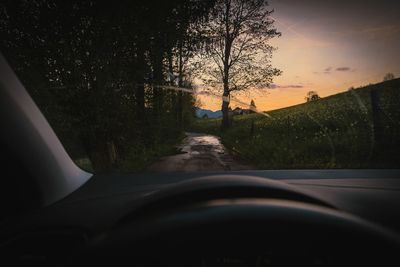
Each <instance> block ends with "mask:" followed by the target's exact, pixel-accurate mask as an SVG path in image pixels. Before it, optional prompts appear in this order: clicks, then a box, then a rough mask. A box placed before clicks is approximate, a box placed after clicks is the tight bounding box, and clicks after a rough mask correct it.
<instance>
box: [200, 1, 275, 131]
mask: <svg viewBox="0 0 400 267" xmlns="http://www.w3.org/2000/svg"><path fill="white" fill-rule="evenodd" d="M271 13H272V11H271V10H269V9H268V3H267V1H266V0H217V1H216V4H215V6H214V8H213V9H212V11H211V13H210V17H209V21H208V23H206V25H204V27H203V29H202V30H203V32H204V35H205V38H206V45H205V53H203V54H202V55H201V56H202V59H203V60H204V62H205V64H204V66H205V68H204V73H203V74H202V78H203V81H204V82H205V83H206V84H208V85H209V86H211V87H212V88H213V89H214V90H218V88H222V92H221V94H222V96H223V101H222V113H223V118H222V125H221V126H222V129H226V128H228V127H229V125H230V123H229V112H228V108H229V102H230V95H231V93H233V92H238V91H243V90H248V89H251V88H253V87H256V86H260V85H261V84H263V85H264V86H266V85H268V84H270V83H271V82H272V78H273V77H274V76H276V75H279V74H280V73H281V72H280V71H279V70H278V69H276V68H273V67H272V66H271V63H270V58H271V55H272V52H273V50H274V49H273V47H271V46H270V45H269V44H268V41H269V40H270V39H271V38H273V37H276V36H280V33H278V32H277V30H276V29H275V28H274V27H273V23H274V21H273V20H272V19H271V17H270V14H271Z"/></svg>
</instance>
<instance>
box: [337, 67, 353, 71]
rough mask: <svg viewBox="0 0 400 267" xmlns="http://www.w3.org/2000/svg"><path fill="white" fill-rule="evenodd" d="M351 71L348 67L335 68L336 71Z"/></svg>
mask: <svg viewBox="0 0 400 267" xmlns="http://www.w3.org/2000/svg"><path fill="white" fill-rule="evenodd" d="M350 70H351V69H350V68H349V67H339V68H336V71H350Z"/></svg>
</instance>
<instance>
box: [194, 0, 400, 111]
mask: <svg viewBox="0 0 400 267" xmlns="http://www.w3.org/2000/svg"><path fill="white" fill-rule="evenodd" d="M269 4H270V7H271V8H273V9H274V10H275V12H274V14H273V15H272V16H273V18H274V19H275V26H276V28H277V29H278V30H279V31H280V32H281V33H282V36H281V37H280V38H277V39H274V40H272V41H271V44H272V45H273V46H275V47H277V48H278V50H277V51H276V52H275V53H274V55H273V59H272V63H273V66H274V67H277V68H279V69H280V70H282V71H283V74H282V76H280V77H277V78H275V80H274V84H273V86H272V88H271V89H268V90H267V92H266V93H260V92H259V91H250V92H249V93H248V94H247V95H242V96H239V98H240V99H241V100H242V101H243V102H245V103H250V100H251V99H254V100H255V103H256V105H257V108H258V109H259V110H261V111H268V110H273V109H277V108H281V107H286V106H291V105H294V104H298V103H302V102H304V97H305V95H306V93H307V92H308V91H310V90H315V91H317V92H318V94H319V95H320V96H321V97H325V96H328V95H332V94H335V93H338V92H342V91H346V90H347V89H348V88H349V87H351V86H354V87H357V86H361V85H367V84H369V83H376V82H379V81H382V79H383V76H384V75H385V74H386V73H388V72H392V73H393V74H394V75H395V76H396V77H400V51H399V50H400V15H399V10H400V1H396V0H380V1H377V0H374V1H372V0H363V1H361V0H356V1H351V0H348V1H345V0H326V1H321V0H301V1H300V0H270V1H269ZM200 100H201V102H202V104H203V106H202V108H207V109H211V110H219V109H220V107H221V99H220V98H216V97H214V98H212V97H205V96H200ZM236 106H240V105H239V104H237V103H234V102H233V103H231V107H232V108H235V107H236Z"/></svg>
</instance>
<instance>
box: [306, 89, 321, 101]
mask: <svg viewBox="0 0 400 267" xmlns="http://www.w3.org/2000/svg"><path fill="white" fill-rule="evenodd" d="M320 98H321V97H320V96H319V95H318V93H317V92H316V91H309V92H308V93H307V95H306V97H305V99H306V101H307V102H311V101H316V100H318V99H320Z"/></svg>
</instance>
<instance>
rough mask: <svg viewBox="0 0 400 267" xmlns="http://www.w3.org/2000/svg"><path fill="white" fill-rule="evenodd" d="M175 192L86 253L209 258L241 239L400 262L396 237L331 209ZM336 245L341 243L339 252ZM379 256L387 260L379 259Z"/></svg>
mask: <svg viewBox="0 0 400 267" xmlns="http://www.w3.org/2000/svg"><path fill="white" fill-rule="evenodd" d="M203 181H204V180H203ZM202 184H203V182H202ZM237 186H239V185H237ZM239 187H240V186H239ZM205 188H206V189H207V188H208V187H207V186H205V187H201V190H200V191H199V192H203V193H204V191H202V190H204V189H205ZM213 188H215V187H213ZM222 188H223V187H222ZM246 188H247V187H246ZM247 189H248V188H247ZM247 189H246V190H247ZM275 189H276V188H275ZM246 190H245V191H246ZM171 191H172V192H174V194H172V195H170V194H164V193H162V194H159V195H158V194H155V195H156V197H155V198H154V195H153V196H151V197H150V200H148V202H147V203H146V204H147V205H144V204H142V205H141V206H140V207H139V208H138V210H139V211H142V210H146V211H147V212H146V213H143V212H138V213H134V214H135V216H132V215H130V216H128V217H126V218H127V219H125V220H122V221H121V223H120V224H118V225H117V227H115V228H114V229H112V230H110V231H109V232H107V233H104V234H103V235H101V236H98V237H97V238H96V239H95V240H94V242H93V243H92V246H91V248H90V249H89V250H87V251H86V252H88V251H89V254H88V255H90V254H91V255H93V253H94V254H96V255H102V256H104V255H108V256H111V258H112V259H115V257H118V258H121V259H122V258H124V256H126V255H131V252H132V251H137V252H139V254H141V253H147V252H148V251H149V250H150V251H153V252H155V251H158V253H159V252H160V250H161V251H162V250H164V251H163V252H162V253H163V255H164V254H165V255H169V252H172V253H173V251H179V250H182V251H185V250H186V249H188V248H191V250H192V251H195V250H199V251H201V250H204V247H207V251H208V252H205V253H214V252H216V251H220V248H221V247H224V248H225V249H226V250H227V251H229V249H231V250H232V249H233V248H232V247H231V244H233V243H235V241H237V240H241V242H242V243H243V242H244V243H246V242H253V243H254V244H256V243H258V242H259V241H262V240H269V244H274V246H275V247H277V248H278V247H279V248H281V249H282V248H284V247H285V245H283V246H282V242H283V243H285V242H292V245H295V246H298V247H302V246H303V248H302V249H305V248H307V249H311V248H313V249H317V250H318V249H320V248H321V247H318V246H315V244H320V245H321V246H322V247H325V248H326V249H328V250H332V251H336V252H335V253H338V251H339V252H340V253H342V256H341V257H340V259H344V258H346V259H347V260H349V259H352V260H354V261H358V260H359V259H360V258H361V257H364V260H365V262H366V263H371V262H376V263H377V264H382V259H384V260H385V261H387V262H388V263H392V262H393V260H396V261H397V262H398V259H396V257H394V255H396V253H395V251H397V250H398V249H399V248H400V245H399V244H400V241H399V240H400V238H399V237H398V236H397V234H395V233H393V232H391V231H389V230H387V229H385V228H383V227H380V226H378V225H375V224H373V223H370V222H368V221H366V220H364V219H361V218H358V217H356V216H352V215H349V214H347V213H344V212H342V211H339V210H336V209H334V208H331V207H329V206H324V205H318V204H316V203H310V202H302V201H298V200H296V199H289V200H287V199H277V198H268V197H267V196H266V197H263V198H261V197H259V196H257V197H247V194H243V195H242V196H240V194H239V195H236V196H232V197H227V196H226V195H224V194H223V197H216V195H211V196H208V197H204V198H203V199H202V200H199V199H196V201H193V202H186V203H182V202H179V201H178V202H177V199H178V200H180V201H182V199H181V198H179V194H176V192H177V191H178V192H179V190H176V188H173V189H172V190H171ZM189 192H197V191H196V190H193V191H191V190H189ZM186 193H187V191H186ZM160 195H161V196H163V197H160ZM176 197H178V198H176ZM171 199H172V200H173V201H171ZM183 199H185V198H183ZM306 199H307V198H306ZM172 203H173V204H174V205H171V204H172ZM177 203H179V205H178V206H176V204H177ZM336 243H339V244H341V247H339V249H338V247H336ZM155 244H157V245H155ZM196 247H197V249H195V248H196ZM315 247H316V248H315ZM165 248H168V249H165ZM286 249H287V247H286ZM257 250H258V248H257V247H254V248H252V251H257ZM140 251H141V252H140ZM349 253H350V254H349ZM372 253H375V254H372ZM377 253H378V254H377ZM380 253H382V255H383V254H384V258H382V257H377V256H378V255H380ZM186 254H187V253H186ZM189 254H190V253H189ZM189 254H187V255H189ZM143 255H144V254H143ZM108 256H107V257H100V258H101V259H102V262H103V261H104V260H105V259H106V258H108V259H110V257H108ZM392 256H393V257H392ZM349 257H350V258H349ZM89 258H92V257H89ZM354 264H359V262H354Z"/></svg>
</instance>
